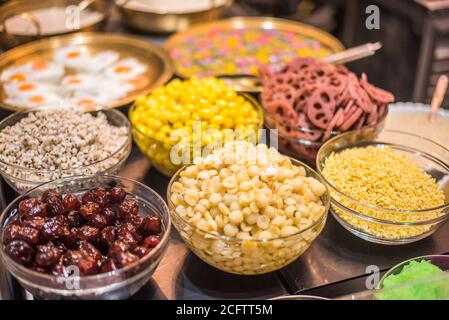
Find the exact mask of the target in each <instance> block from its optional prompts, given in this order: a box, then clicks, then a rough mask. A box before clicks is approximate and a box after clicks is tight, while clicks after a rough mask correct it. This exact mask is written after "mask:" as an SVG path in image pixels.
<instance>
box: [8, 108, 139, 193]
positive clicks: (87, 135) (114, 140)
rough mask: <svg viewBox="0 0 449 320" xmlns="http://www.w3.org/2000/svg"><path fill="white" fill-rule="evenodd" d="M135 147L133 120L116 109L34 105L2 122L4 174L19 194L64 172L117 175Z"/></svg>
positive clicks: (68, 175) (69, 173)
mask: <svg viewBox="0 0 449 320" xmlns="http://www.w3.org/2000/svg"><path fill="white" fill-rule="evenodd" d="M130 152H131V135H130V124H129V121H128V119H127V118H126V116H124V115H123V114H122V113H121V112H118V111H116V110H103V111H95V112H80V111H76V110H73V109H64V110H33V111H27V112H17V113H14V114H12V115H11V116H9V117H7V118H5V119H4V120H3V121H2V122H0V174H1V175H2V176H3V178H4V179H5V181H6V182H7V183H8V184H9V185H10V186H11V187H12V188H13V189H14V190H16V191H17V192H18V193H24V192H26V191H28V190H30V189H31V188H34V187H36V186H37V185H39V184H41V183H44V182H48V181H52V180H55V179H59V178H64V177H70V176H76V175H91V174H97V173H103V174H106V173H110V174H115V173H117V172H118V171H119V170H120V169H121V167H122V166H123V164H124V162H125V160H126V158H127V157H128V156H129V153H130Z"/></svg>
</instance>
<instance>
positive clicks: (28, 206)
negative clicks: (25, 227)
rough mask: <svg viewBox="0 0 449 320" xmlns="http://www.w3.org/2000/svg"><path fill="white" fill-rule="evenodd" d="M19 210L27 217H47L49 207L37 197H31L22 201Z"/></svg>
mask: <svg viewBox="0 0 449 320" xmlns="http://www.w3.org/2000/svg"><path fill="white" fill-rule="evenodd" d="M19 212H20V214H22V215H23V216H24V217H25V218H34V217H42V218H43V217H45V216H46V214H47V207H46V206H45V205H44V204H43V203H42V202H40V201H39V200H37V199H34V198H30V199H25V200H22V201H20V203H19Z"/></svg>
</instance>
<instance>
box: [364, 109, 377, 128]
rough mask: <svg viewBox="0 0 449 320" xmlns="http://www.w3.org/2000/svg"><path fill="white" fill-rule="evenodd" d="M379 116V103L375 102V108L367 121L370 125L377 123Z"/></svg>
mask: <svg viewBox="0 0 449 320" xmlns="http://www.w3.org/2000/svg"><path fill="white" fill-rule="evenodd" d="M377 117H378V111H377V105H376V104H373V110H372V111H371V113H370V114H369V115H368V118H367V119H366V122H367V124H368V125H375V124H376V123H377Z"/></svg>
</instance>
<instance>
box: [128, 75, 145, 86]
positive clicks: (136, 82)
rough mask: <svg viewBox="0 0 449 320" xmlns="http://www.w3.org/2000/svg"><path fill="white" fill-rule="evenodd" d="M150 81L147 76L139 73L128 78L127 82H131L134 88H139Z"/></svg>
mask: <svg viewBox="0 0 449 320" xmlns="http://www.w3.org/2000/svg"><path fill="white" fill-rule="evenodd" d="M149 82H150V79H148V77H147V76H144V75H140V76H137V77H135V78H132V79H129V80H128V83H129V84H131V85H132V86H133V88H134V90H139V89H142V88H143V87H145V86H146V85H147V84H148V83H149Z"/></svg>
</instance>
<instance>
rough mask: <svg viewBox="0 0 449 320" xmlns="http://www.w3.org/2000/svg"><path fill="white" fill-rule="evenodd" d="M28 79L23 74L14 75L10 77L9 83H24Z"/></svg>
mask: <svg viewBox="0 0 449 320" xmlns="http://www.w3.org/2000/svg"><path fill="white" fill-rule="evenodd" d="M26 79H27V77H26V76H25V75H24V74H23V73H14V74H12V75H10V76H9V78H8V81H10V82H24V81H26Z"/></svg>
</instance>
